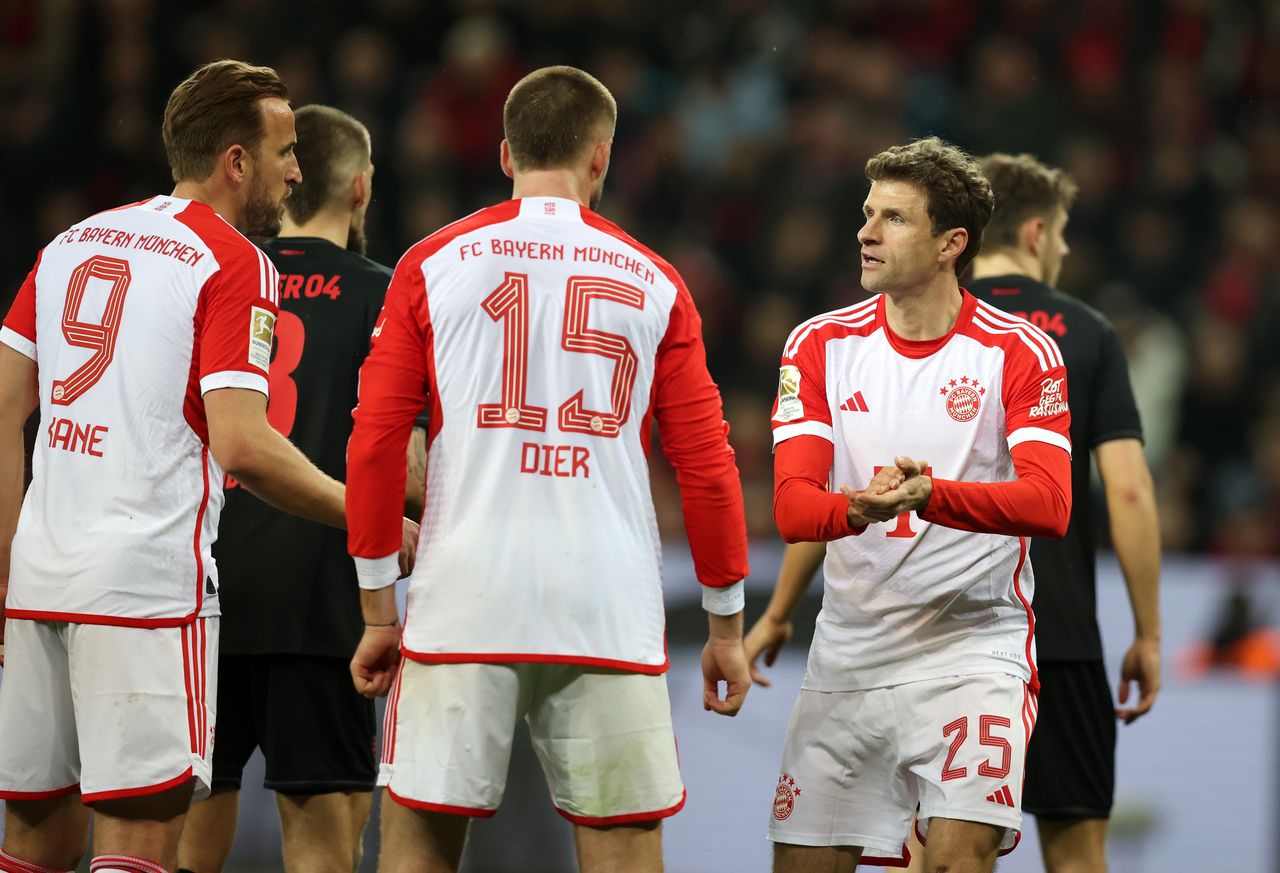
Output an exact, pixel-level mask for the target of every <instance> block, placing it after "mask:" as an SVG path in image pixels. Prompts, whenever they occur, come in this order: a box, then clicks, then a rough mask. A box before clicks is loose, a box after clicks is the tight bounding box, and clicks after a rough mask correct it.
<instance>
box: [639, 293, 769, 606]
mask: <svg viewBox="0 0 1280 873" xmlns="http://www.w3.org/2000/svg"><path fill="white" fill-rule="evenodd" d="M674 284H675V286H676V300H675V303H674V304H673V305H672V307H671V317H670V321H669V322H668V324H667V332H666V335H665V336H664V337H663V339H662V342H661V343H660V344H659V346H658V354H657V360H656V362H655V369H654V380H653V393H654V397H653V412H654V417H655V419H656V420H657V423H658V436H659V438H660V439H661V441H662V451H663V453H664V454H665V455H666V456H667V460H669V461H670V462H671V466H672V467H674V468H675V472H676V481H677V482H678V483H679V485H680V503H681V506H682V507H683V509H684V527H685V532H686V533H687V534H688V536H689V550H690V551H691V552H692V553H693V566H694V572H695V573H696V575H697V577H698V581H699V582H701V583H702V584H703V585H706V586H709V587H712V588H723V587H725V586H727V585H732V584H734V583H735V582H738V581H739V580H741V579H744V578H746V576H747V574H748V573H749V572H750V568H749V566H748V564H747V524H746V514H745V511H744V509H743V504H742V483H741V481H740V480H739V478H738V465H737V463H736V462H735V460H734V454H733V448H732V447H731V446H730V445H729V439H728V435H729V425H728V424H727V423H726V422H725V420H724V410H723V407H722V406H721V403H720V390H719V389H718V388H717V387H716V383H715V382H714V381H712V379H711V373H710V372H708V371H707V353H706V349H705V347H704V346H703V344H702V319H701V318H700V317H699V316H698V310H697V309H696V308H695V307H694V304H693V298H692V297H690V296H689V291H688V289H687V288H685V286H684V283H683V282H681V281H679V278H678V277H675V282H674Z"/></svg>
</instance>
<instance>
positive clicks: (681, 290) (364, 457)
mask: <svg viewBox="0 0 1280 873" xmlns="http://www.w3.org/2000/svg"><path fill="white" fill-rule="evenodd" d="M424 406H426V407H427V408H428V412H429V418H430V427H429V429H428V434H427V440H428V451H427V486H426V509H425V513H424V517H423V519H422V529H421V532H420V539H419V543H418V561H417V566H416V568H415V570H414V573H413V577H412V581H411V584H410V588H409V607H408V614H407V617H406V622H405V631H404V642H403V646H404V649H405V652H406V654H408V655H409V657H411V658H414V659H415V660H419V661H425V662H504V661H509V662H551V663H556V662H558V663H576V664H584V665H595V666H604V667H615V668H619V669H624V670H630V671H635V672H643V673H661V672H663V671H664V670H665V669H666V665H667V656H666V646H665V641H664V625H665V620H664V610H663V604H662V577H661V573H662V560H661V548H660V543H659V538H658V529H657V522H656V518H655V513H654V508H653V501H652V497H651V494H650V490H649V466H648V436H649V429H650V426H651V421H656V423H657V425H658V429H659V433H660V436H661V439H662V445H663V450H664V452H665V454H666V456H667V458H668V459H669V460H670V461H671V463H672V465H673V466H674V467H675V469H676V475H677V479H678V481H679V483H680V489H681V495H682V502H683V507H684V518H685V527H686V530H687V532H688V535H689V543H690V548H691V550H692V552H693V558H694V565H695V569H696V572H697V576H698V579H699V581H700V582H702V584H703V585H706V586H710V587H715V588H721V587H725V586H728V585H731V584H733V583H736V582H738V581H739V580H741V579H742V578H744V577H745V576H746V575H747V562H746V534H745V523H744V520H743V509H742V492H741V486H740V484H739V481H738V472H737V467H736V465H735V463H734V458H733V450H732V449H731V448H730V447H729V444H728V441H727V438H726V437H727V426H726V425H725V423H724V420H723V413H722V409H721V402H720V395H719V392H718V390H717V389H716V386H715V383H714V382H712V380H711V377H710V374H709V373H708V372H707V367H706V355H705V350H704V348H703V344H702V335H701V321H700V319H699V317H698V314H697V311H696V310H695V308H694V305H693V300H692V298H691V297H690V296H689V292H688V290H687V289H686V288H685V286H684V283H683V282H682V281H681V279H680V277H679V275H678V274H677V273H676V271H675V270H674V269H673V268H672V267H671V266H670V265H669V264H667V263H666V262H665V261H663V260H662V259H660V258H658V257H657V256H656V255H654V254H653V253H652V252H650V251H649V250H647V249H645V248H644V247H642V246H640V245H639V244H638V243H636V242H635V241H634V240H632V239H631V238H630V237H629V236H627V235H626V234H625V233H623V232H622V231H621V230H620V229H618V228H617V227H616V226H615V225H613V224H611V223H610V222H608V221H606V220H604V219H602V218H600V217H599V216H598V215H596V214H595V213H593V212H591V211H590V210H588V209H586V208H585V207H582V206H580V205H579V204H578V203H575V202H573V201H571V200H563V199H559V198H551V197H528V198H523V199H520V200H512V201H508V202H506V203H502V204H499V205H497V206H494V207H491V208H489V209H485V210H482V211H480V212H478V213H475V214H473V215H471V216H469V217H468V218H465V219H462V220H461V221H459V222H456V223H454V224H452V225H449V226H448V227H446V228H444V229H443V230H441V231H439V232H438V233H436V234H434V235H433V236H430V237H428V238H427V239H425V240H423V241H422V242H421V243H419V244H418V245H416V246H415V247H413V248H412V249H410V250H409V252H408V253H407V254H406V255H405V256H404V258H403V259H402V260H401V261H400V263H399V265H398V266H397V268H396V272H395V276H394V278H393V279H392V281H391V287H390V289H389V290H388V292H387V300H386V305H385V307H384V309H383V312H382V315H381V317H380V319H379V322H378V325H377V327H376V328H375V329H374V338H373V344H372V350H371V352H370V355H369V358H368V359H367V360H366V362H365V365H364V368H363V369H362V371H361V384H360V403H359V406H358V407H357V409H356V413H355V419H356V423H355V429H354V431H353V433H352V437H351V443H350V445H349V447H348V452H347V475H348V483H347V484H348V490H347V517H348V523H349V526H350V542H349V544H350V548H351V552H352V554H353V555H354V556H355V557H356V559H357V569H358V571H359V572H360V574H361V580H362V584H364V585H366V587H379V586H380V585H382V584H386V583H387V582H388V581H390V580H392V579H394V578H395V566H396V561H395V556H396V552H397V551H398V548H399V544H400V536H401V533H400V521H399V519H400V513H401V508H402V507H401V502H400V498H399V495H401V494H403V493H404V491H403V488H402V487H401V488H400V490H399V491H398V492H397V491H396V488H397V487H400V486H399V485H398V484H397V483H403V481H404V475H405V473H404V461H403V449H404V445H405V442H406V441H407V439H408V434H409V429H410V428H411V427H412V425H413V421H414V417H415V416H416V415H417V414H418V412H419V410H420V409H422V408H423V407H424Z"/></svg>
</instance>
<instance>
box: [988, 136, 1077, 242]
mask: <svg viewBox="0 0 1280 873" xmlns="http://www.w3.org/2000/svg"><path fill="white" fill-rule="evenodd" d="M981 164H982V171H983V172H984V173H986V174H987V178H988V179H990V180H991V187H992V189H993V190H994V191H995V194H996V209H995V213H994V214H993V215H992V216H991V222H990V223H989V224H988V225H987V236H988V237H989V238H990V240H991V243H992V245H994V246H995V247H996V248H1014V247H1016V246H1017V245H1018V228H1020V227H1022V225H1023V224H1024V223H1025V222H1026V221H1027V219H1029V218H1043V219H1045V221H1048V220H1049V219H1051V218H1053V215H1054V213H1055V212H1056V211H1057V210H1058V209H1059V208H1061V209H1062V210H1063V211H1064V212H1065V211H1068V210H1070V209H1071V204H1073V203H1075V201H1076V193H1077V192H1078V191H1079V188H1078V187H1077V186H1076V183H1075V181H1074V180H1073V179H1072V178H1071V176H1070V175H1068V173H1067V172H1066V170H1060V169H1058V168H1057V167H1050V166H1047V165H1045V164H1042V163H1040V162H1039V161H1038V160H1036V159H1035V158H1034V157H1033V156H1031V155H1029V154H1025V153H1024V154H1020V155H1009V154H1004V153H1002V152H996V153H995V154H990V155H987V156H986V157H985V158H983V159H982V161H981Z"/></svg>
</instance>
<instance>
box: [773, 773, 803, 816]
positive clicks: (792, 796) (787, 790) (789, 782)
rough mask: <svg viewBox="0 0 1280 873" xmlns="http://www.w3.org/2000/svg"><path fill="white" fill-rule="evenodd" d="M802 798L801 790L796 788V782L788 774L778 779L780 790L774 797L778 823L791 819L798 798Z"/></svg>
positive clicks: (774, 812)
mask: <svg viewBox="0 0 1280 873" xmlns="http://www.w3.org/2000/svg"><path fill="white" fill-rule="evenodd" d="M799 796H800V789H799V788H798V787H797V786H796V780H794V779H792V778H791V777H790V776H788V775H787V774H786V773H783V774H782V775H781V776H779V777H778V790H777V791H776V792H774V795H773V817H774V818H775V819H777V820H778V821H786V820H787V819H788V818H790V817H791V811H792V810H793V809H795V808H796V798H797V797H799Z"/></svg>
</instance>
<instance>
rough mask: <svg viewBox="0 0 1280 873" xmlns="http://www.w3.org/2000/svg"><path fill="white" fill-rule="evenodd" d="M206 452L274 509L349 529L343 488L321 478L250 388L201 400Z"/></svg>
mask: <svg viewBox="0 0 1280 873" xmlns="http://www.w3.org/2000/svg"><path fill="white" fill-rule="evenodd" d="M204 408H205V415H206V416H207V417H208V421H209V451H211V452H213V457H214V458H215V459H216V460H217V462H218V465H219V466H221V467H222V469H223V470H225V471H227V472H228V473H230V474H231V475H232V476H233V477H235V478H236V479H237V480H238V481H239V482H240V483H241V484H242V485H244V487H245V488H248V489H249V490H250V491H251V492H253V494H254V495H256V496H257V497H259V498H261V499H262V500H265V501H266V502H267V503H270V504H271V505H272V506H274V507H275V508H276V509H279V510H281V511H283V512H287V513H289V514H291V515H297V516H300V517H302V518H306V519H309V520H311V521H318V522H320V523H321V524H327V525H329V526H330V527H336V528H345V527H346V526H347V520H346V511H345V501H344V488H343V486H342V483H341V482H339V481H337V480H336V479H333V478H331V477H330V476H328V475H326V474H325V473H323V472H322V471H321V470H320V469H319V468H318V467H316V465H315V464H313V463H311V461H310V460H308V458H307V456H306V455H304V454H303V453H302V452H301V451H299V450H298V448H297V447H296V446H294V444H293V443H291V442H289V440H287V439H285V438H284V437H283V436H281V435H280V434H279V432H277V431H276V430H275V429H274V428H273V427H271V425H270V424H268V423H267V396H266V395H265V394H262V393H260V392H258V391H255V390H252V389H249V388H218V389H215V390H212V391H209V392H208V393H207V394H205V395H204Z"/></svg>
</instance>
